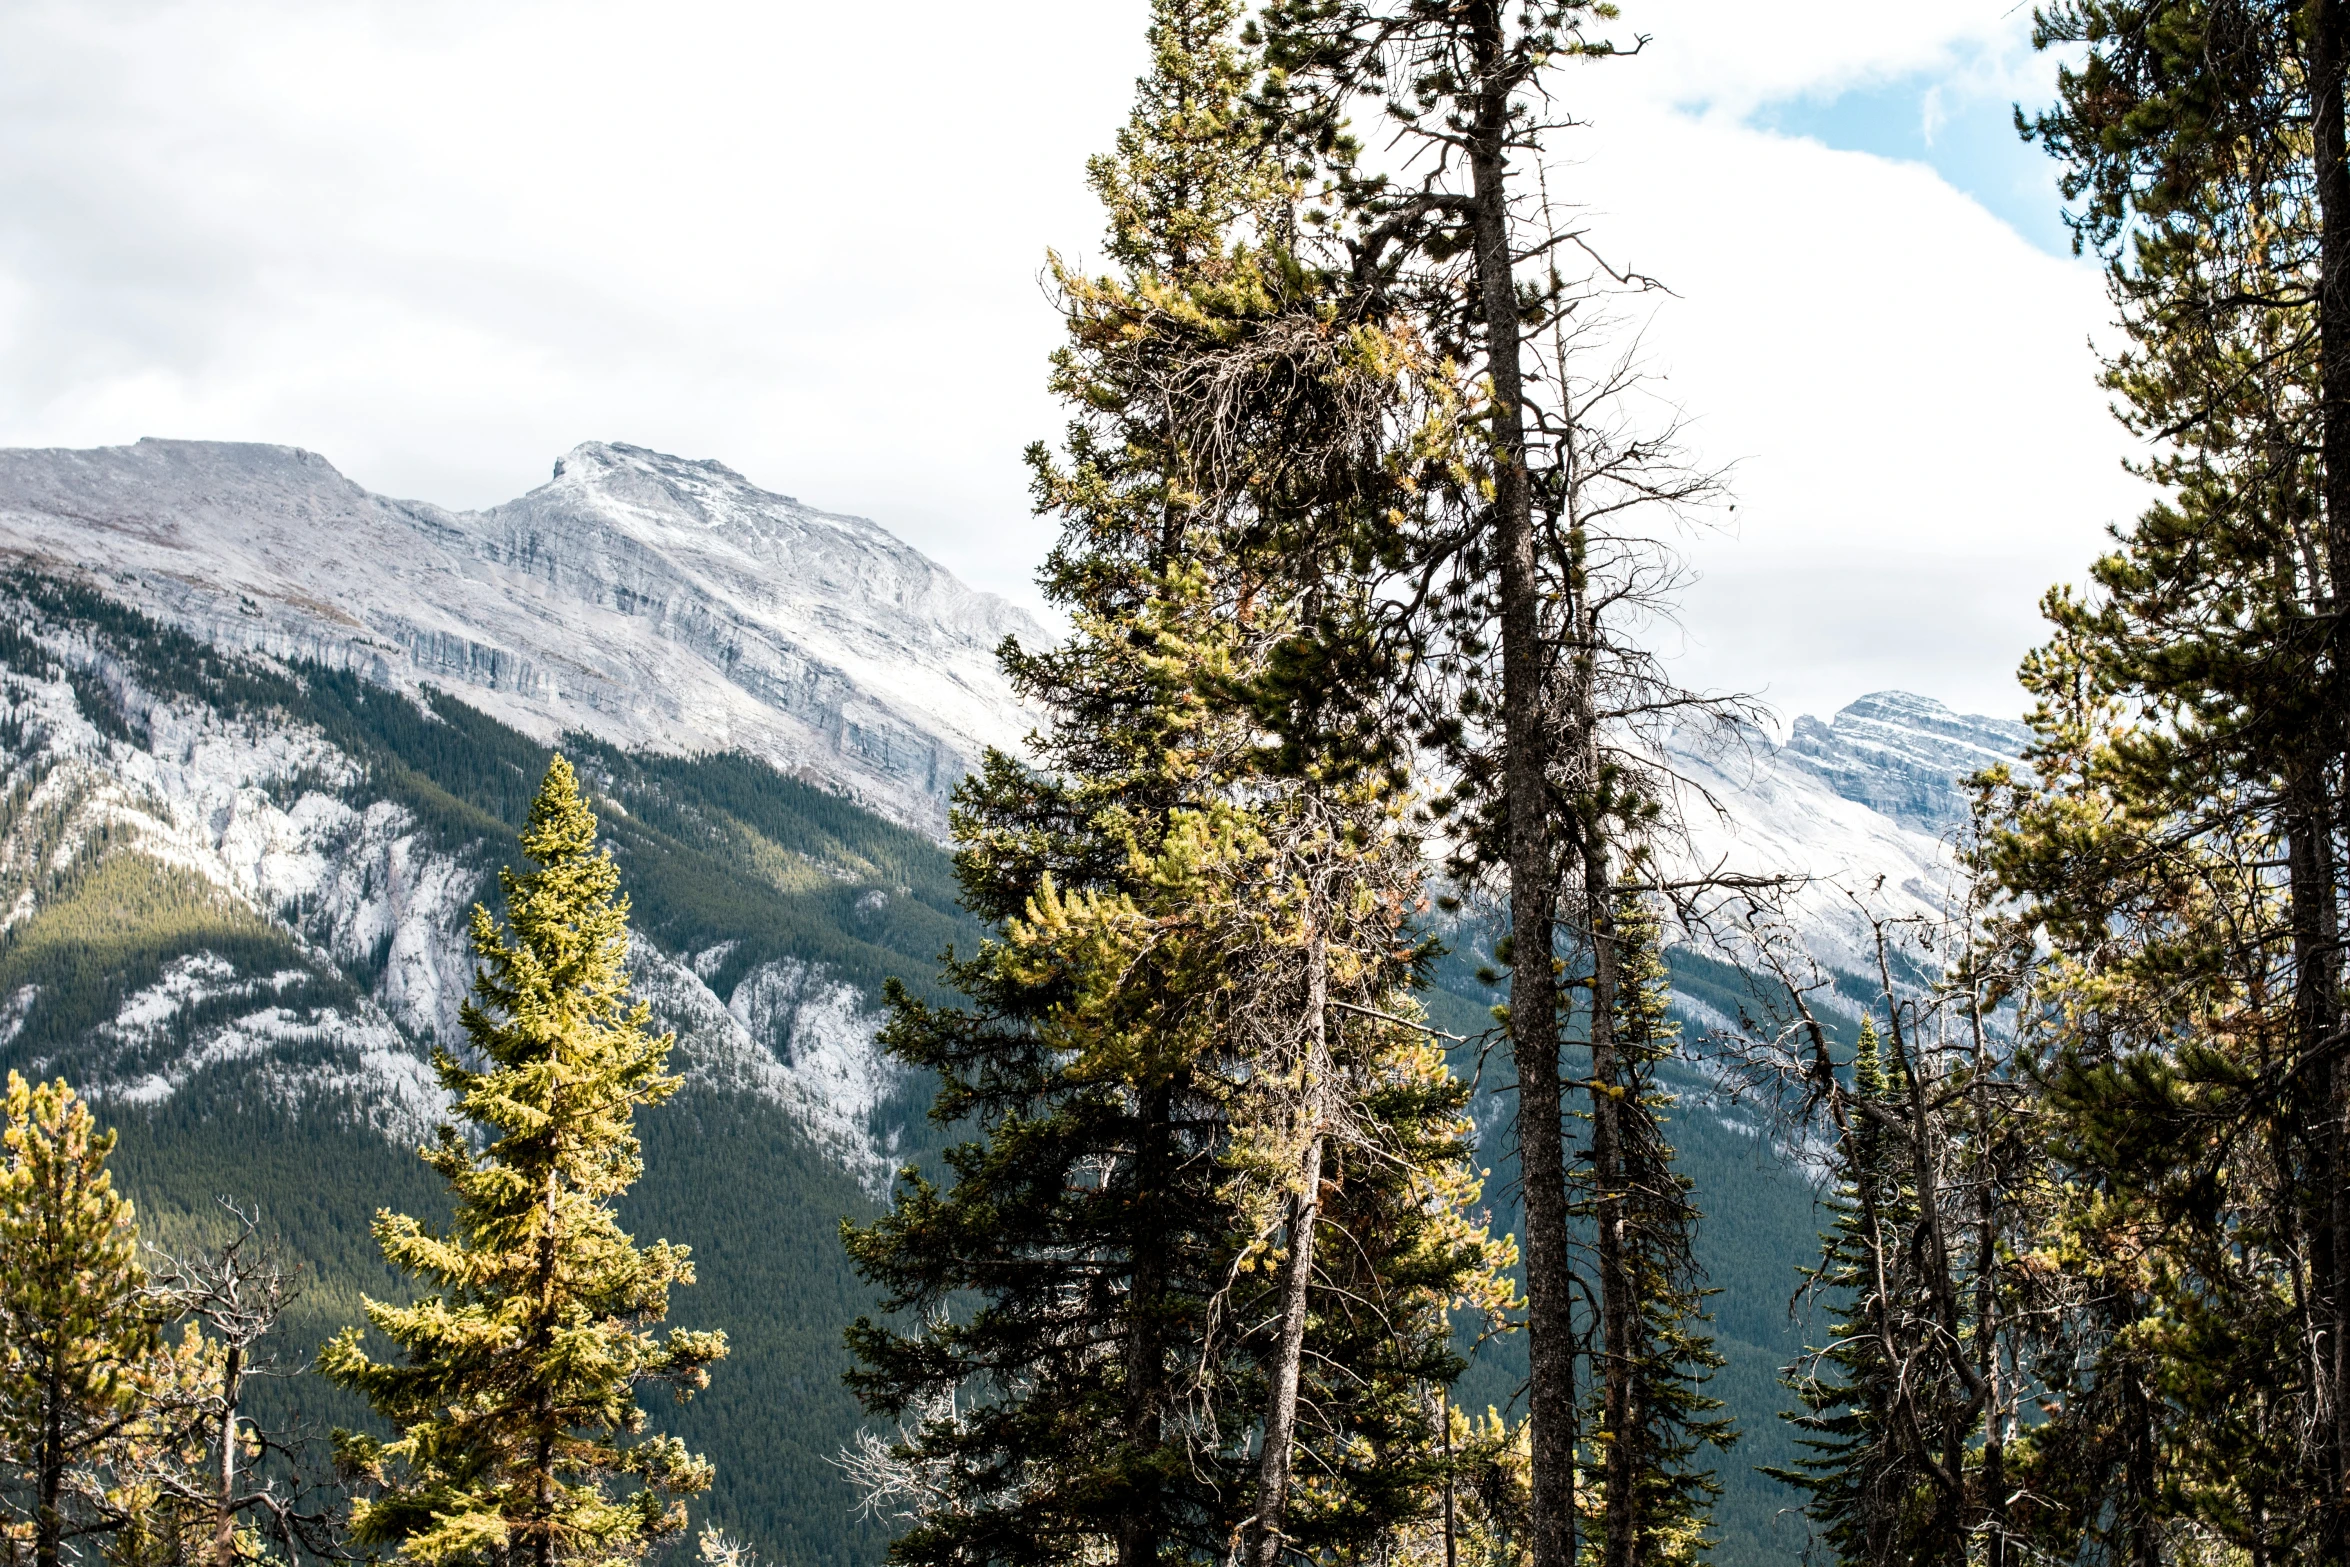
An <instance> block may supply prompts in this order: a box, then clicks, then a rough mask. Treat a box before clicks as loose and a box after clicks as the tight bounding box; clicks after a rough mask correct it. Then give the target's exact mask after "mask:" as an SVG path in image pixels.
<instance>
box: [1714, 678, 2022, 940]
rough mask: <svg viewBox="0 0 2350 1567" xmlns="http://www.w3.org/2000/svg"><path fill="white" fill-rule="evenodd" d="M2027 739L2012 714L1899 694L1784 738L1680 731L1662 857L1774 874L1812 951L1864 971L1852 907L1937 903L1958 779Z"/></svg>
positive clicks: (1958, 809) (2006, 757)
mask: <svg viewBox="0 0 2350 1567" xmlns="http://www.w3.org/2000/svg"><path fill="white" fill-rule="evenodd" d="M2028 737H2029V731H2028V730H2026V729H2025V727H2024V726H2023V725H2021V724H2018V723H2013V722H2010V721H2008V720H2005V719H1999V718H1987V717H1983V716H1980V715H1975V714H1961V713H1955V712H1953V711H1951V710H1950V709H1949V708H1948V707H1945V706H1944V705H1943V704H1942V703H1940V702H1937V701H1934V700H1933V699H1932V698H1930V697H1922V696H1917V695H1914V694H1912V693H1910V692H1905V691H1879V692H1875V693H1872V694H1871V695H1868V696H1864V697H1862V698H1860V699H1859V700H1858V701H1856V702H1853V703H1850V704H1848V705H1847V706H1845V707H1844V708H1842V709H1840V710H1839V711H1838V712H1837V714H1836V716H1835V718H1834V720H1833V721H1831V722H1828V723H1822V722H1821V721H1820V720H1819V719H1817V718H1812V717H1808V716H1807V717H1803V718H1799V719H1797V720H1796V721H1795V725H1794V733H1793V734H1792V735H1791V736H1790V738H1789V740H1788V742H1787V744H1786V745H1784V746H1773V745H1772V744H1771V743H1770V742H1769V740H1768V739H1767V738H1766V737H1764V736H1763V735H1761V734H1760V733H1759V732H1755V731H1751V730H1748V731H1742V732H1740V733H1739V734H1737V735H1734V736H1728V737H1724V736H1718V735H1716V736H1709V737H1705V738H1703V739H1702V740H1701V739H1700V738H1699V737H1696V736H1686V737H1680V738H1678V739H1676V741H1675V743H1674V744H1673V745H1672V746H1671V748H1670V750H1671V755H1670V757H1669V761H1670V763H1671V766H1672V769H1673V771H1674V773H1675V775H1676V776H1677V777H1679V778H1680V779H1681V780H1682V782H1683V784H1684V785H1685V787H1684V789H1683V791H1682V799H1681V801H1680V810H1679V812H1678V815H1679V817H1680V819H1681V821H1682V822H1683V823H1684V824H1685V834H1684V836H1683V838H1682V841H1681V842H1680V843H1679V844H1678V845H1677V846H1676V848H1675V854H1674V857H1675V858H1676V859H1678V860H1680V861H1681V862H1682V865H1681V869H1682V871H1683V873H1685V874H1694V873H1699V872H1729V873H1732V874H1738V875H1747V876H1760V877H1779V878H1786V879H1787V884H1788V885H1789V886H1790V887H1791V888H1794V889H1796V890H1794V891H1793V892H1792V893H1791V894H1790V897H1791V902H1792V907H1793V910H1794V912H1795V913H1796V914H1797V915H1798V916H1799V918H1800V920H1801V922H1802V924H1803V925H1804V926H1806V927H1807V929H1808V932H1809V935H1808V940H1809V942H1810V945H1811V946H1812V949H1813V952H1814V955H1815V956H1817V957H1819V958H1821V959H1823V960H1825V961H1827V962H1828V963H1829V964H1830V965H1831V966H1834V967H1839V968H1845V969H1848V970H1851V971H1854V972H1865V971H1866V970H1867V968H1868V966H1869V959H1868V949H1869V935H1868V929H1867V920H1866V918H1865V916H1863V915H1862V913H1861V912H1860V907H1861V905H1863V904H1865V905H1866V906H1868V907H1870V908H1872V909H1874V910H1875V911H1876V912H1877V913H1879V914H1880V915H1886V916H1893V917H1920V918H1929V919H1930V918H1933V917H1936V916H1938V915H1941V914H1943V913H1944V912H1945V911H1946V905H1947V904H1948V901H1949V897H1950V893H1951V890H1952V887H1953V884H1954V876H1955V870H1956V865H1955V859H1954V856H1953V852H1952V843H1951V838H1952V835H1953V834H1954V833H1955V831H1956V829H1957V828H1958V827H1959V826H1960V825H1962V824H1963V823H1964V822H1965V820H1966V814H1967V797H1966V791H1965V788H1964V780H1965V778H1966V777H1967V776H1969V775H1970V774H1973V773H1976V772H1979V771H1981V770H1982V769H1983V768H1985V767H1988V766H1990V765H1992V764H1993V763H1996V762H2001V761H2013V760H2015V759H2016V758H2017V756H2018V755H2019V754H2020V753H2021V751H2022V749H2023V746H2024V743H2025V741H2026V740H2027V739H2028ZM1856 899H1857V900H1859V902H1858V903H1856V901H1855V900H1856Z"/></svg>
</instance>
